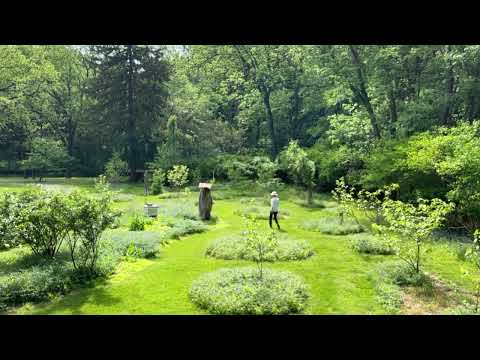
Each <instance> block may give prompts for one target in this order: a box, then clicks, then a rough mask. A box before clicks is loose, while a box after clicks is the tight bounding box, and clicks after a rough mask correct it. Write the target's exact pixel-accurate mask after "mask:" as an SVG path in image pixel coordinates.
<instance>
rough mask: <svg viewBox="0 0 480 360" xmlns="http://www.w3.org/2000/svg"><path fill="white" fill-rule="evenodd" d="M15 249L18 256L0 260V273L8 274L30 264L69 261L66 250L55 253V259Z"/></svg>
mask: <svg viewBox="0 0 480 360" xmlns="http://www.w3.org/2000/svg"><path fill="white" fill-rule="evenodd" d="M15 250H16V251H18V252H19V254H18V256H15V257H13V258H12V259H10V260H9V261H0V274H2V273H3V274H9V273H12V272H16V271H20V270H24V269H28V268H31V267H32V266H45V265H48V264H52V263H53V262H58V261H69V259H70V255H69V253H68V252H67V251H61V252H59V253H57V255H55V259H50V258H45V257H43V256H40V255H36V254H33V253H26V251H27V250H26V249H21V250H20V249H15ZM20 252H21V253H20Z"/></svg>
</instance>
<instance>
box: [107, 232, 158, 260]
mask: <svg viewBox="0 0 480 360" xmlns="http://www.w3.org/2000/svg"><path fill="white" fill-rule="evenodd" d="M105 238H106V239H108V240H109V241H111V242H112V244H113V247H114V249H115V251H117V252H118V253H119V254H120V255H121V256H126V255H127V251H128V248H129V246H130V244H132V243H133V244H134V246H135V247H136V248H137V249H140V250H141V257H146V258H148V257H154V256H155V255H156V254H157V253H158V251H159V249H160V244H161V243H163V242H164V241H165V236H164V235H162V234H159V233H157V232H152V231H124V230H115V231H110V232H108V233H106V234H105Z"/></svg>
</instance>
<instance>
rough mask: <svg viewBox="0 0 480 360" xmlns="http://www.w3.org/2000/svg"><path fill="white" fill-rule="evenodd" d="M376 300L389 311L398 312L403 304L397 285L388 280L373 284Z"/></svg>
mask: <svg viewBox="0 0 480 360" xmlns="http://www.w3.org/2000/svg"><path fill="white" fill-rule="evenodd" d="M375 291H376V293H377V300H378V302H379V303H380V304H381V305H382V306H383V307H384V308H385V310H387V311H388V312H389V313H398V312H399V310H400V308H401V307H402V305H403V294H402V291H401V290H400V288H399V286H398V285H396V284H392V283H389V282H378V283H377V284H376V286H375Z"/></svg>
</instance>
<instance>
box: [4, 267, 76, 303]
mask: <svg viewBox="0 0 480 360" xmlns="http://www.w3.org/2000/svg"><path fill="white" fill-rule="evenodd" d="M72 275H73V268H72V267H71V266H69V265H67V264H65V263H62V262H52V263H50V264H48V265H43V266H33V267H31V268H28V269H24V270H21V271H17V272H12V273H10V274H8V275H5V276H2V277H0V304H1V305H3V308H4V309H5V308H6V307H7V306H15V305H21V304H24V303H26V302H39V301H44V300H47V299H49V298H51V297H52V296H54V295H58V294H65V293H67V292H68V291H69V290H70V289H71V288H72V285H73V280H72V279H73V276H72Z"/></svg>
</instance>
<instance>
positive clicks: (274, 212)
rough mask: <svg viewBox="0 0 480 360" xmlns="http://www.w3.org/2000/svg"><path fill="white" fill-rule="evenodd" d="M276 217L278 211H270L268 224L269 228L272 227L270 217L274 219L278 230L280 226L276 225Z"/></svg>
mask: <svg viewBox="0 0 480 360" xmlns="http://www.w3.org/2000/svg"><path fill="white" fill-rule="evenodd" d="M277 215H278V211H270V219H269V224H270V227H272V217H273V218H274V219H275V222H276V223H277V227H278V230H280V224H279V223H278V220H277Z"/></svg>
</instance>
